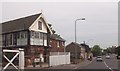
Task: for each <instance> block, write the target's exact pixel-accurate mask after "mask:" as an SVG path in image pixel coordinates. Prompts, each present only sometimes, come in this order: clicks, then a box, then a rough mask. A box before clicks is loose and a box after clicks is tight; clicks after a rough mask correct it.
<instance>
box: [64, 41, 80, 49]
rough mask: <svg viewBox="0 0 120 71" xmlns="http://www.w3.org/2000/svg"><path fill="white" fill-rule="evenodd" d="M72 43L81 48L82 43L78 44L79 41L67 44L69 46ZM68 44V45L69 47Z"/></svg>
mask: <svg viewBox="0 0 120 71" xmlns="http://www.w3.org/2000/svg"><path fill="white" fill-rule="evenodd" d="M71 44H73V45H75V46H77V47H80V48H81V45H80V44H78V43H76V42H71V43H70V44H68V45H67V46H69V45H71ZM67 46H66V47H67Z"/></svg>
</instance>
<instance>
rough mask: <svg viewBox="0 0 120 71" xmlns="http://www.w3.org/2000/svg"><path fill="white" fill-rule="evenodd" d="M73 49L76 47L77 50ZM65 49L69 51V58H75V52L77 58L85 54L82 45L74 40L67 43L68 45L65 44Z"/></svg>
mask: <svg viewBox="0 0 120 71" xmlns="http://www.w3.org/2000/svg"><path fill="white" fill-rule="evenodd" d="M75 49H76V50H77V51H75ZM66 51H67V52H70V55H71V59H74V58H75V56H76V53H77V58H78V59H80V58H84V56H85V48H84V47H82V46H81V45H80V44H78V43H75V42H71V43H70V44H68V45H67V46H66Z"/></svg>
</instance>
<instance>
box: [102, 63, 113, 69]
mask: <svg viewBox="0 0 120 71" xmlns="http://www.w3.org/2000/svg"><path fill="white" fill-rule="evenodd" d="M104 64H105V66H106V67H107V68H109V69H110V70H111V71H113V70H112V68H110V67H109V66H108V65H107V64H106V62H105V61H104Z"/></svg>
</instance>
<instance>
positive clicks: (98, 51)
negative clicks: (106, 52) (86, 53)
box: [92, 45, 102, 56]
mask: <svg viewBox="0 0 120 71" xmlns="http://www.w3.org/2000/svg"><path fill="white" fill-rule="evenodd" d="M92 53H93V56H99V55H101V54H102V49H101V48H100V46H99V45H94V46H93V48H92Z"/></svg>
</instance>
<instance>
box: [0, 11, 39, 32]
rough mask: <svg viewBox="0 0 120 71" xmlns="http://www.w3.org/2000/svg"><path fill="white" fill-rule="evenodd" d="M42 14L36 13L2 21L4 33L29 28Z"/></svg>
mask: <svg viewBox="0 0 120 71" xmlns="http://www.w3.org/2000/svg"><path fill="white" fill-rule="evenodd" d="M40 15H41V13H39V14H35V15H31V16H27V17H23V18H19V19H15V20H11V21H7V22H3V23H2V33H8V32H13V31H20V30H26V29H28V28H29V27H30V26H31V25H32V24H33V22H34V21H35V20H36V19H37V18H38V17H39V16H40Z"/></svg>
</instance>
